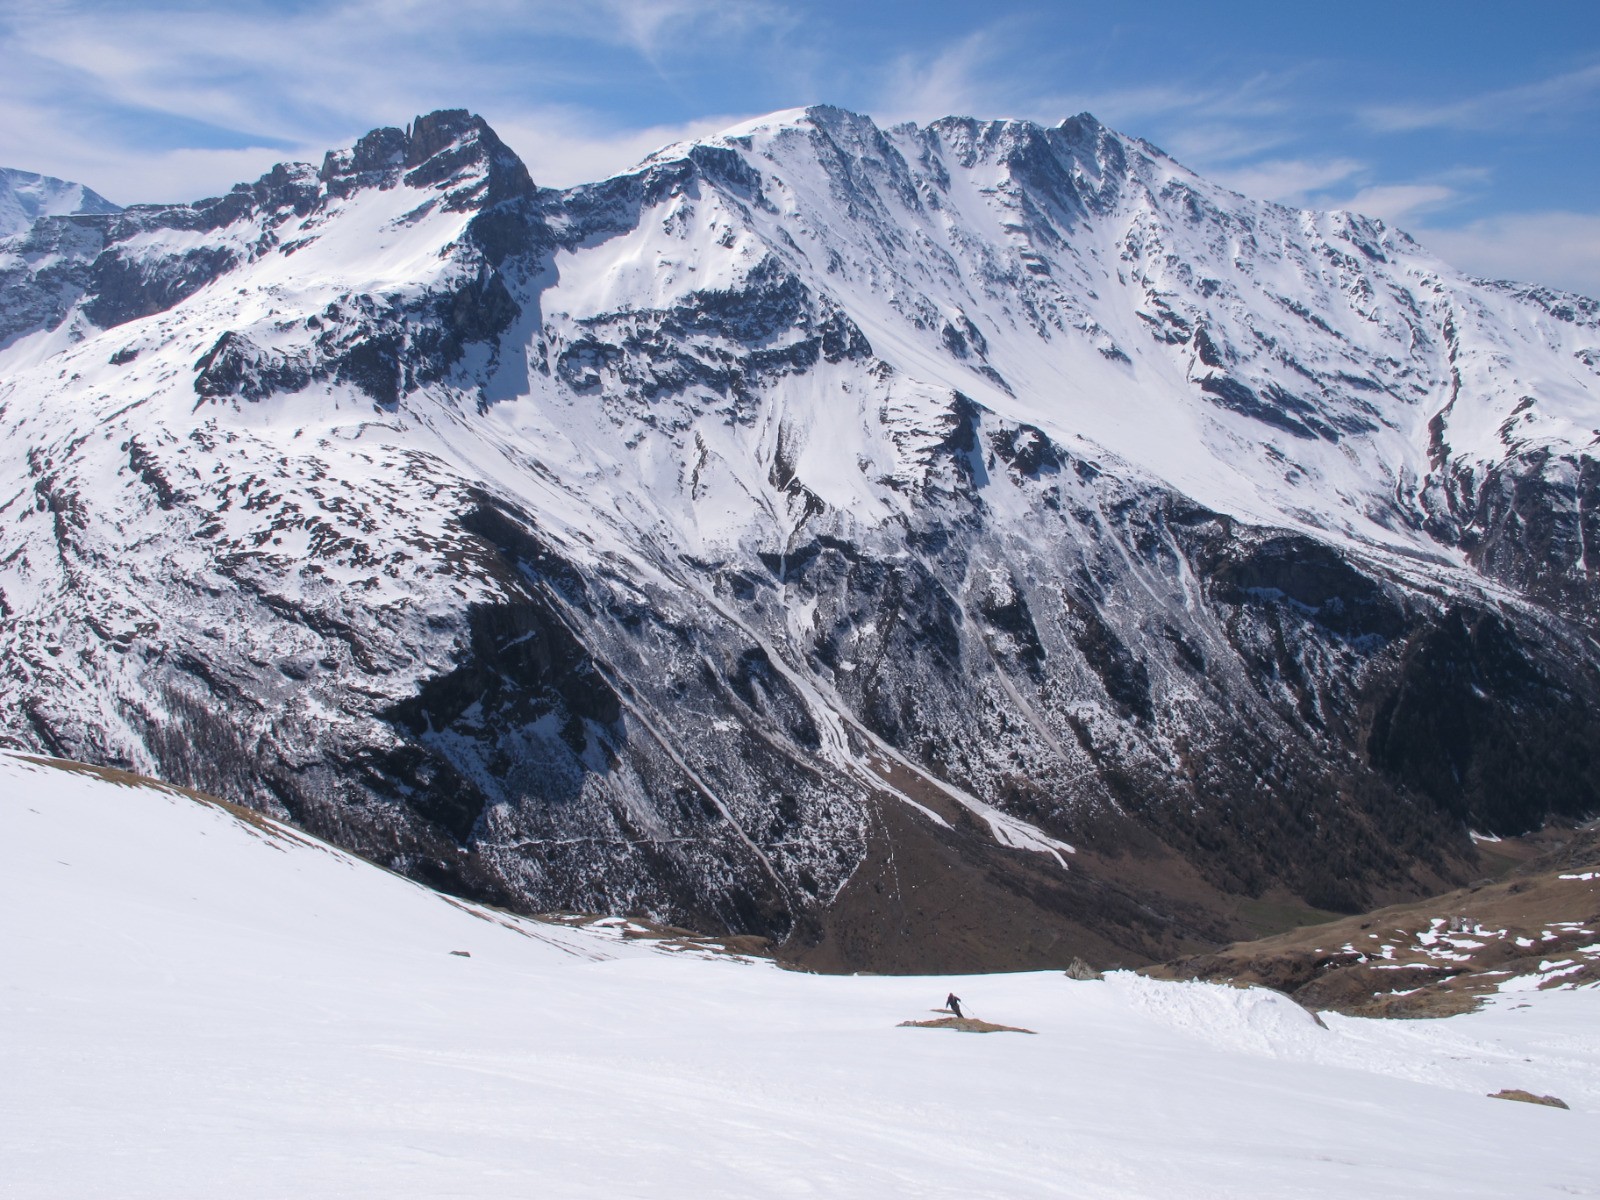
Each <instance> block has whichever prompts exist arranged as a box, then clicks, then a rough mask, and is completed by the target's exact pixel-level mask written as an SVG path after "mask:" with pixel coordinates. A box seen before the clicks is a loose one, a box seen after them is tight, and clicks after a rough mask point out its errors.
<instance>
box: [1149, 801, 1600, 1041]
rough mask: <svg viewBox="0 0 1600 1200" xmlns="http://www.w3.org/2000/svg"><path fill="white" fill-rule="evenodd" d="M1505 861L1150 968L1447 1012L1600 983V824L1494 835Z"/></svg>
mask: <svg viewBox="0 0 1600 1200" xmlns="http://www.w3.org/2000/svg"><path fill="white" fill-rule="evenodd" d="M1484 850H1485V853H1484V857H1485V859H1486V860H1489V861H1491V862H1495V863H1497V864H1498V865H1500V866H1501V867H1502V869H1503V870H1504V871H1505V874H1504V877H1503V878H1501V879H1499V880H1497V881H1489V880H1485V881H1483V882H1480V883H1477V884H1474V885H1473V886H1471V887H1466V888H1460V889H1458V890H1456V891H1452V892H1447V893H1445V894H1444V895H1441V896H1437V897H1434V898H1432V899H1428V900H1422V901H1414V902H1409V903H1403V904H1397V905H1393V906H1390V907H1388V908H1383V909H1379V910H1377V911H1376V912H1372V913H1368V914H1365V915H1363V916H1357V917H1348V918H1343V919H1340V920H1335V921H1329V922H1326V923H1323V924H1319V925H1312V926H1307V927H1305V928H1302V929H1296V930H1291V931H1289V932H1286V933H1281V934H1278V935H1277V936H1274V937H1268V938H1262V939H1259V940H1256V941H1248V942H1236V943H1234V944H1233V945H1230V946H1227V947H1226V948H1224V949H1221V950H1218V951H1215V952H1212V953H1208V954H1199V955H1191V956H1187V957H1183V958H1179V959H1176V960H1173V961H1171V962H1167V963H1163V964H1160V965H1158V966H1154V967H1148V968H1145V969H1144V973H1146V974H1149V975H1151V976H1154V977H1156V978H1162V979H1205V980H1214V981H1226V982H1232V983H1240V984H1258V985H1262V986H1266V987H1271V988H1275V989H1277V990H1279V991H1282V992H1285V993H1287V994H1288V995H1290V996H1292V997H1294V999H1296V1000H1298V1001H1299V1002H1300V1003H1302V1004H1303V1005H1305V1006H1306V1007H1308V1008H1311V1009H1313V1010H1316V1009H1330V1010H1332V1011H1335V1012H1342V1013H1347V1014H1350V1015H1354V1016H1371V1017H1442V1016H1450V1015H1453V1014H1455V1013H1460V1012H1467V1011H1471V1010H1472V1009H1475V1008H1477V1007H1478V1005H1479V1004H1480V1003H1481V1001H1482V998H1483V997H1484V996H1486V995H1488V994H1490V993H1493V992H1496V991H1498V990H1501V989H1505V988H1507V987H1508V985H1509V986H1510V988H1513V989H1539V990H1547V989H1551V988H1562V987H1582V986H1589V985H1596V984H1600V936H1597V935H1600V829H1597V828H1594V827H1590V828H1587V829H1584V830H1570V829H1568V830H1547V831H1545V832H1543V833H1541V834H1539V835H1535V836H1534V837H1531V838H1528V839H1522V840H1521V841H1519V842H1516V843H1512V842H1503V843H1488V844H1486V846H1485V847H1484Z"/></svg>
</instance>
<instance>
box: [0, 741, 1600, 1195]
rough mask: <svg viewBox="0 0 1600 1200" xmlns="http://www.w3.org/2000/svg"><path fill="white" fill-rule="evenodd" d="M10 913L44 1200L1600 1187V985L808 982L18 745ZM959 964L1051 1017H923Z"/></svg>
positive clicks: (5, 944) (4, 760) (22, 1058)
mask: <svg viewBox="0 0 1600 1200" xmlns="http://www.w3.org/2000/svg"><path fill="white" fill-rule="evenodd" d="M0 905H3V911H4V912H5V913H6V919H5V922H4V923H3V925H0V962H4V964H5V968H4V975H3V977H0V978H3V982H0V1028H3V1029H4V1030H5V1031H6V1033H5V1037H4V1038H3V1039H0V1176H3V1177H4V1180H5V1185H4V1189H3V1190H4V1192H5V1194H6V1195H7V1196H8V1197H15V1198H16V1200H35V1198H37V1200H44V1198H46V1197H48V1198H50V1200H71V1198H78V1197H83V1198H90V1197H94V1198H98V1197H104V1196H111V1195H115V1196H118V1197H124V1198H129V1200H136V1198H141V1197H150V1198H152V1200H153V1198H155V1197H160V1198H161V1200H174V1198H179V1197H190V1196H192V1197H214V1196H228V1197H238V1198H247V1197H255V1196H261V1197H281V1196H285V1195H313V1196H314V1195H330V1196H331V1195H338V1196H395V1195H406V1196H473V1197H494V1196H507V1197H525V1196H528V1195H551V1196H562V1197H597V1198H598V1197H607V1198H611V1197H619V1196H651V1197H675V1196H695V1197H723V1196H726V1197H747V1196H829V1197H849V1196H862V1197H883V1196H906V1195H917V1196H930V1197H939V1196H950V1197H963V1198H965V1197H972V1196H1017V1197H1033V1196H1039V1197H1048V1196H1070V1197H1106V1198H1111V1197H1116V1198H1121V1200H1127V1198H1139V1197H1152V1198H1154V1197H1163V1198H1165V1197H1172V1196H1184V1197H1253V1196H1263V1197H1265V1196H1272V1197H1349V1196H1363V1197H1385V1196H1392V1197H1430V1196H1438V1197H1453V1198H1460V1197H1485V1198H1488V1197H1495V1198H1500V1197H1506V1196H1513V1195H1515V1196H1533V1195H1545V1194H1561V1195H1594V1194H1597V1192H1600V1150H1597V1147H1600V1082H1597V1080H1600V1071H1597V1068H1600V1034H1597V1033H1596V1032H1595V1030H1596V1028H1597V1022H1596V1018H1597V1017H1600V989H1596V988H1593V987H1591V988H1586V989H1575V990H1568V991H1560V992H1533V993H1527V994H1519V995H1509V996H1502V997H1499V998H1497V999H1496V1000H1495V1001H1493V1002H1492V1004H1491V1006H1490V1007H1489V1008H1488V1009H1487V1010H1486V1011H1484V1012H1481V1013H1477V1014H1472V1015H1468V1016H1460V1017H1453V1018H1449V1019H1446V1020H1432V1021H1381V1020H1358V1019H1349V1018H1340V1017H1336V1016H1331V1015H1330V1016H1329V1017H1328V1018H1327V1022H1328V1026H1329V1027H1328V1028H1326V1029H1323V1028H1319V1027H1318V1026H1317V1025H1316V1024H1315V1022H1314V1021H1313V1019H1312V1017H1311V1016H1310V1015H1309V1014H1307V1013H1305V1012H1304V1011H1303V1010H1301V1009H1300V1008H1299V1007H1298V1006H1296V1005H1295V1004H1293V1003H1292V1002H1290V1001H1288V1000H1287V999H1285V998H1283V997H1281V996H1279V995H1277V994H1275V993H1271V992H1267V991H1263V990H1260V989H1251V990H1240V989H1233V988H1228V987H1221V986H1215V985H1208V984H1198V983H1165V982H1156V981H1152V980H1147V979H1143V978H1140V977H1137V976H1133V975H1130V974H1126V973H1115V974H1113V975H1111V976H1109V977H1108V978H1107V980H1106V981H1104V982H1087V983H1085V982H1076V981H1072V980H1068V979H1066V978H1064V977H1063V976H1061V975H1057V974H1042V973H1041V974H1017V975H1001V976H980V977H968V978H960V979H945V978H941V979H930V978H888V977H822V976H811V975H802V974H793V973H788V972H784V971H780V970H778V969H776V968H774V967H772V966H771V965H770V964H767V963H752V962H747V961H735V960H727V959H709V958H700V957H686V956H683V955H674V954H670V953H667V952H665V951H662V950H660V949H657V948H652V947H651V946H650V945H648V944H647V943H641V942H638V941H625V940H621V939H620V934H619V932H618V930H620V928H621V927H622V923H616V922H613V923H610V924H609V925H608V926H607V927H606V929H604V930H594V929H588V930H585V929H576V928H568V927H563V926H551V925H546V924H542V923H539V922H532V921H525V920H521V919H517V918H511V917H506V916H504V915H503V914H497V913H492V912H489V911H487V910H482V909H477V908H476V907H475V906H471V905H465V904H461V903H459V902H454V901H446V900H444V899H443V898H442V897H439V896H438V895H437V894H435V893H432V892H430V891H428V890H427V889H426V888H423V887H421V886H419V885H417V884H414V883H411V882H408V881H406V880H403V879H401V878H399V877H398V876H395V875H392V874H390V873H388V872H385V871H382V870H379V869H376V868H374V867H372V866H370V865H368V864H366V863H363V862H361V861H359V860H356V859H353V858H351V857H350V856H348V855H345V854H343V853H342V852H339V851H336V850H333V849H331V848H329V847H327V846H325V845H323V844H321V843H319V842H316V841H315V840H314V839H310V838H307V837H305V836H303V835H299V834H284V833H278V832H276V831H275V827H274V826H273V825H272V824H271V823H270V822H265V821H262V820H256V821H252V822H249V823H247V822H246V821H244V820H241V819H240V818H238V817H236V816H234V815H232V814H231V813H229V812H228V811H226V810H223V809H219V808H215V807H211V806H207V805H203V804H201V803H198V802H196V801H194V800H192V799H190V798H189V797H187V796H185V795H182V794H179V793H175V792H171V791H160V790H156V789H152V788H148V787H131V786H118V785H116V784H112V783H108V782H105V781H103V780H101V779H98V778H94V777H91V776H86V775H83V774H77V773H67V772H64V771H61V770H59V769H56V768H53V767H48V766H42V765H39V764H38V763H36V762H33V761H29V760H24V759H21V758H18V757H16V756H13V755H0ZM451 950H467V951H470V953H471V957H470V958H461V957H456V956H452V955H451V954H450V953H449V951H451ZM951 990H954V991H956V992H958V993H959V994H961V995H962V996H963V997H965V998H966V999H967V1002H968V1007H969V1008H971V1009H973V1010H974V1011H975V1012H976V1013H978V1014H979V1015H981V1016H983V1017H985V1018H987V1019H991V1020H996V1021H1003V1022H1005V1023H1009V1024H1017V1025H1022V1026H1026V1027H1028V1028H1031V1029H1034V1030H1037V1031H1038V1033H1039V1035H1040V1036H1038V1037H1032V1038H1022V1037H1008V1036H1007V1035H1004V1034H996V1035H988V1036H970V1035H961V1034H950V1033H946V1032H944V1031H924V1030H910V1029H900V1028H897V1027H896V1025H897V1023H898V1022H899V1021H902V1020H907V1019H916V1018H920V1017H922V1016H924V1015H925V1013H926V1010H927V1009H928V1008H930V1007H933V1006H934V1005H936V1004H938V1003H939V1001H940V998H941V997H942V996H943V995H944V994H945V992H947V991H951ZM1504 1087H1521V1088H1526V1089H1527V1090H1529V1091H1532V1092H1535V1093H1539V1094H1542V1093H1553V1094H1555V1095H1558V1096H1560V1097H1561V1098H1563V1099H1564V1100H1566V1101H1567V1102H1568V1103H1569V1104H1570V1105H1571V1106H1572V1111H1570V1112H1562V1111H1559V1110H1553V1109H1548V1108H1541V1107H1535V1106H1532V1105H1524V1104H1514V1103H1506V1102H1503V1101H1498V1100H1491V1099H1488V1098H1487V1095H1486V1093H1489V1092H1493V1091H1497V1090H1499V1089H1500V1088H1504Z"/></svg>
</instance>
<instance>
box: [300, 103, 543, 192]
mask: <svg viewBox="0 0 1600 1200" xmlns="http://www.w3.org/2000/svg"><path fill="white" fill-rule="evenodd" d="M318 178H319V179H320V180H321V181H322V183H323V185H324V186H325V187H326V188H327V189H328V192H329V193H330V194H334V195H349V194H350V193H352V192H354V191H356V190H359V189H361V188H366V187H378V188H391V187H394V186H396V185H397V184H399V183H402V182H403V183H404V184H406V186H408V187H414V188H427V187H432V188H439V189H441V190H448V191H449V193H450V195H449V199H448V201H447V203H446V207H449V208H455V209H463V208H476V207H487V206H489V205H492V204H498V203H500V202H501V201H504V200H511V199H514V198H516V197H518V196H526V195H531V194H532V193H533V192H534V191H535V190H536V189H535V187H534V183H533V180H532V178H531V177H530V176H529V175H528V168H527V167H526V166H524V165H523V162H522V160H521V159H519V158H518V157H517V156H516V154H515V153H513V152H512V150H511V149H510V147H508V146H507V145H506V144H505V143H504V142H502V141H501V140H500V138H499V137H498V136H497V135H496V134H495V132H494V130H493V129H491V128H490V127H489V123H488V122H487V121H485V120H484V119H483V118H482V117H480V116H477V115H475V114H473V113H470V112H468V111H467V110H466V109H464V108H451V109H441V110H440V111H438V112H432V113H428V114H427V115H425V116H419V117H418V118H417V119H416V120H415V121H413V122H412V123H411V124H410V125H409V126H408V127H407V128H405V129H397V128H395V127H393V126H387V127H384V128H381V129H374V130H372V131H371V132H370V133H368V134H366V135H365V136H363V137H362V138H360V139H359V140H358V141H357V142H356V143H355V145H353V146H351V147H350V148H348V149H345V150H330V151H328V153H327V154H326V155H325V156H324V157H323V160H322V169H321V170H320V171H319V172H318Z"/></svg>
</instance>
